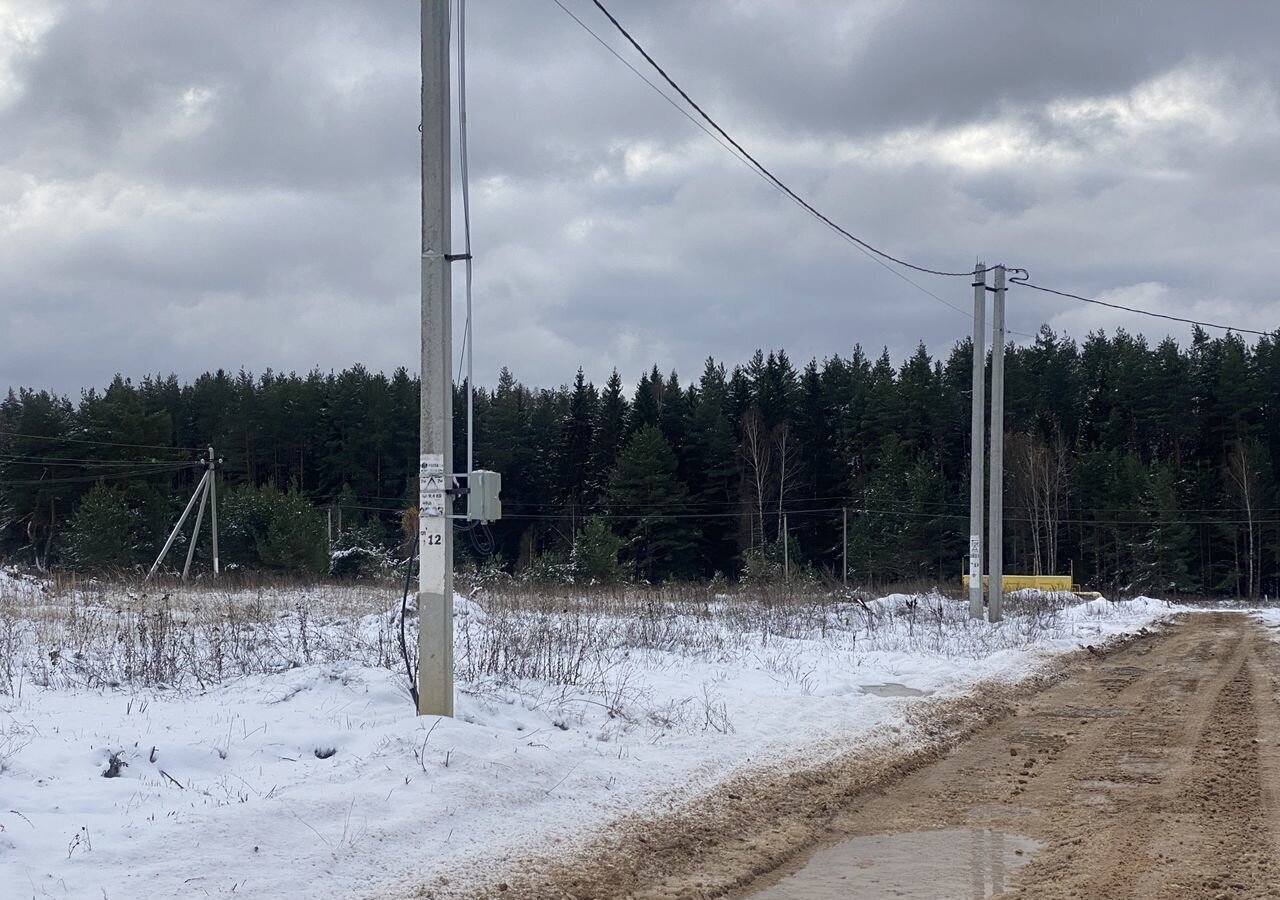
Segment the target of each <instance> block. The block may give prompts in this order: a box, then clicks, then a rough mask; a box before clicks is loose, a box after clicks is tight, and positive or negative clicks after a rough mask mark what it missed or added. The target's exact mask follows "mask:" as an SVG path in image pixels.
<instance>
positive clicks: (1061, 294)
mask: <svg viewBox="0 0 1280 900" xmlns="http://www.w3.org/2000/svg"><path fill="white" fill-rule="evenodd" d="M1010 271H1015V272H1017V271H1021V272H1024V273H1025V271H1026V270H1025V269H1012V270H1010ZM1009 283H1010V284H1015V285H1019V286H1021V287H1025V288H1031V290H1033V291H1040V292H1041V293H1044V294H1053V295H1054V296H1057V297H1066V298H1067V299H1069V300H1079V301H1080V302H1081V303H1092V304H1093V305H1095V306H1105V307H1107V308H1108V309H1118V310H1122V311H1124V312H1130V313H1136V314H1137V315H1140V316H1150V317H1151V318H1153V319H1167V320H1168V321H1170V322H1182V323H1184V324H1187V325H1199V326H1200V327H1201V328H1217V329H1220V330H1222V331H1236V332H1239V333H1241V334H1255V335H1258V336H1260V337H1269V336H1271V334H1273V332H1270V331H1258V330H1256V329H1253V328H1240V327H1237V326H1235V325H1221V324H1219V323H1217V322H1201V321H1198V320H1196V319H1187V318H1184V317H1182V316H1173V315H1169V314H1168V313H1158V312H1152V311H1151V310H1149V309H1138V308H1137V307H1134V306H1125V305H1123V304H1121V303H1111V302H1109V301H1107V300H1097V299H1094V298H1092V297H1082V296H1080V295H1079V294H1072V293H1071V292H1069V291H1059V290H1055V289H1053V288H1050V287H1045V286H1044V285H1040V284H1033V283H1032V282H1030V281H1027V280H1025V278H1016V277H1015V278H1010V279H1009Z"/></svg>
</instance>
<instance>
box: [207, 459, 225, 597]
mask: <svg viewBox="0 0 1280 900" xmlns="http://www.w3.org/2000/svg"><path fill="white" fill-rule="evenodd" d="M220 463H221V460H218V459H215V458H214V456H213V448H212V447H210V448H209V514H210V515H211V516H212V518H211V519H210V520H209V527H211V528H212V529H213V574H214V576H215V577H216V576H217V575H219V574H221V572H222V566H221V563H220V562H219V560H218V466H219V464H220Z"/></svg>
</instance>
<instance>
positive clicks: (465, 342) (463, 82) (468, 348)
mask: <svg viewBox="0 0 1280 900" xmlns="http://www.w3.org/2000/svg"><path fill="white" fill-rule="evenodd" d="M458 174H459V175H460V176H461V181H462V240H463V244H464V247H463V250H462V259H463V263H464V271H465V273H466V275H465V279H464V281H465V285H466V287H465V291H466V296H467V322H466V326H465V328H464V329H463V332H462V352H463V354H465V355H466V361H467V475H468V477H469V476H470V474H471V471H472V470H473V469H475V392H476V387H475V326H474V325H473V324H472V317H471V281H472V272H471V176H470V166H469V162H468V154H467V0H458ZM458 380H459V381H461V380H462V366H461V360H459V366H458ZM468 487H470V485H468Z"/></svg>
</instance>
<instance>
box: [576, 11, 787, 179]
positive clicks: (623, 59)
mask: <svg viewBox="0 0 1280 900" xmlns="http://www.w3.org/2000/svg"><path fill="white" fill-rule="evenodd" d="M551 2H552V3H554V4H555V5H556V6H558V7H560V8H561V9H562V10H564V13H565V15H567V16H568V17H569V18H571V19H573V21H575V22H577V23H578V25H579V27H581V28H582V30H583V31H585V32H586V33H587V34H589V35H591V36H592V37H593V38H595V39H596V41H597V42H598V43H599V44H600V46H601V47H604V49H606V50H608V51H609V52H610V53H611V54H613V57H614V59H616V60H618V62H620V63H622V64H623V65H624V66H626V67H627V68H628V69H630V70H631V71H632V72H633V73H635V76H636V77H637V78H639V79H640V80H641V81H643V82H644V83H645V84H647V85H649V87H651V88H652V89H653V92H654V93H655V94H657V95H658V96H659V97H661V98H662V99H663V100H665V101H667V103H669V104H670V105H671V108H672V109H674V110H675V111H676V112H678V113H680V115H682V116H684V117H685V118H686V119H688V120H689V121H690V122H692V123H693V124H694V125H696V126H697V127H698V128H700V129H701V130H702V132H703V133H704V134H706V135H707V137H709V138H711V140H713V141H715V142H716V143H717V144H719V145H720V146H721V147H723V148H724V149H725V151H726V152H727V153H728V154H729V155H730V156H732V157H733V158H734V159H736V160H737V161H738V162H740V163H742V165H744V166H746V168H747V171H749V172H750V173H751V174H752V175H755V176H756V177H757V178H759V179H760V180H761V181H763V182H764V183H765V184H767V185H769V187H771V188H773V189H774V190H775V191H777V192H778V193H779V194H782V195H783V196H784V197H785V196H786V194H785V193H783V190H782V188H780V187H778V186H777V185H776V184H774V183H773V182H772V181H770V180H769V178H768V176H766V175H765V174H764V173H763V172H761V171H760V170H759V169H757V168H756V167H755V166H753V165H752V164H751V163H750V162H749V161H748V160H747V159H745V158H743V157H742V156H741V155H740V154H739V153H737V151H735V150H734V149H733V148H732V147H731V146H729V145H728V144H727V143H725V142H724V140H723V139H722V138H721V137H720V136H719V135H717V134H716V133H715V132H714V131H712V130H711V129H710V128H708V127H707V126H706V125H703V124H702V123H701V122H699V121H698V120H697V119H696V118H694V116H693V115H692V114H691V113H690V112H689V111H688V110H687V109H685V108H684V107H683V106H681V105H680V104H679V103H677V102H676V101H674V100H672V99H671V97H670V96H669V95H668V94H667V93H666V91H664V90H663V89H662V88H660V87H658V86H657V85H656V84H654V83H653V82H652V81H650V80H649V78H648V76H646V75H645V74H644V73H643V72H641V71H640V70H639V69H637V68H636V67H635V66H633V65H632V64H631V61H630V60H628V59H627V58H626V57H625V56H623V55H622V54H621V53H619V52H618V51H617V50H615V49H614V48H613V45H611V44H610V43H609V42H608V41H606V40H605V39H604V38H602V37H600V35H598V34H596V32H595V31H593V30H592V28H591V26H590V25H588V24H587V23H586V22H584V21H582V19H580V18H578V16H577V14H575V13H574V12H573V10H571V9H569V7H567V6H565V5H564V3H562V2H561V0H551Z"/></svg>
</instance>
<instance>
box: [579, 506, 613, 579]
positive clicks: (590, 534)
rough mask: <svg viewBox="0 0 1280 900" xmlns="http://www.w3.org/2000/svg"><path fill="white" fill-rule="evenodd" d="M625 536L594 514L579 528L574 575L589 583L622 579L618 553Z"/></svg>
mask: <svg viewBox="0 0 1280 900" xmlns="http://www.w3.org/2000/svg"><path fill="white" fill-rule="evenodd" d="M621 550H622V539H621V538H620V537H618V536H617V535H616V534H614V533H613V530H612V529H611V528H609V526H608V525H606V524H605V521H604V519H602V518H601V517H599V516H592V517H591V518H590V519H587V522H586V524H585V525H583V526H582V529H581V530H580V531H579V532H578V536H577V539H576V540H575V541H574V542H573V553H572V555H571V556H570V561H571V564H572V569H573V575H574V579H575V580H576V581H578V582H583V583H586V584H592V583H594V584H615V583H617V582H619V581H621V580H622V565H621V563H619V562H618V554H619V552H621Z"/></svg>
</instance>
